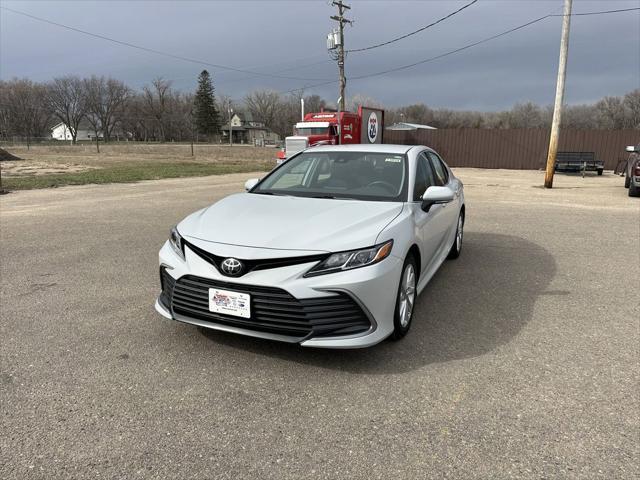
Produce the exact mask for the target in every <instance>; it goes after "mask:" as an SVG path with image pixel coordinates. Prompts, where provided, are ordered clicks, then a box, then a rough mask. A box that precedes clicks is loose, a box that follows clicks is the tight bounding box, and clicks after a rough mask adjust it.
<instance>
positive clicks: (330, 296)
mask: <svg viewBox="0 0 640 480" xmlns="http://www.w3.org/2000/svg"><path fill="white" fill-rule="evenodd" d="M198 246H199V247H202V244H201V245H198ZM243 250H245V249H244V248H243ZM254 250H261V251H260V252H254V254H256V255H260V254H263V253H264V250H263V249H254ZM243 253H245V254H246V253H247V252H246V251H245V252H243ZM225 255H226V254H225ZM239 256H240V255H239ZM160 265H161V268H163V269H165V272H166V273H165V275H169V276H170V277H171V279H172V280H173V281H174V282H175V281H178V282H179V284H180V283H184V282H187V283H186V284H185V286H184V287H182V288H190V287H194V286H195V287H201V288H202V289H204V288H206V287H207V286H210V285H209V284H213V285H215V284H221V285H223V286H222V287H221V288H228V289H230V290H233V289H234V287H235V288H236V289H237V290H238V291H247V292H249V293H251V289H256V288H258V289H261V290H264V291H272V290H280V291H284V293H286V294H288V295H289V296H290V297H291V298H290V299H289V298H287V301H291V302H301V303H302V304H304V305H311V308H312V309H313V308H316V309H317V308H323V307H316V306H315V305H320V304H323V303H325V301H334V302H339V303H341V304H342V303H344V304H345V305H347V306H348V304H349V302H351V306H350V307H349V308H352V309H353V310H355V309H356V308H357V307H359V310H360V312H361V313H362V315H363V316H365V317H366V319H368V324H367V327H365V328H366V329H365V328H361V329H360V330H361V331H357V332H356V333H347V334H337V335H333V336H331V334H329V335H327V334H326V333H325V334H319V333H318V332H317V330H313V331H311V332H301V333H300V334H295V335H294V334H290V332H287V334H285V335H282V334H280V333H279V332H278V330H274V329H270V328H266V329H265V328H262V326H264V323H262V319H261V318H259V317H258V315H259V313H260V308H266V309H269V308H270V305H269V302H268V298H260V299H258V300H259V302H260V303H259V305H258V306H257V308H256V305H254V298H253V297H252V306H251V307H252V308H251V312H252V318H251V319H249V320H241V319H233V318H231V317H229V318H228V319H227V320H229V319H230V320H238V321H231V322H228V321H216V319H215V318H210V317H209V316H207V315H206V314H204V313H205V312H204V311H201V312H202V313H203V314H197V313H194V312H192V311H191V310H186V311H185V310H181V308H180V307H181V306H182V307H184V303H180V302H182V300H180V299H179V298H178V300H177V301H176V302H175V303H174V302H173V300H172V299H171V298H170V299H169V300H167V298H166V296H164V297H163V296H162V295H161V296H160V297H159V298H158V300H157V301H156V303H155V308H156V310H157V311H158V312H159V313H160V314H161V315H162V316H163V317H165V318H168V319H172V320H177V321H180V322H185V323H190V324H193V325H198V326H201V327H204V328H211V329H215V330H222V331H227V332H232V333H238V334H242V335H248V336H252V337H260V338H266V339H271V340H278V341H284V342H293V343H299V344H300V345H303V346H308V347H325V348H359V347H367V346H370V345H374V344H376V343H379V342H380V341H382V340H383V339H385V338H386V337H387V336H389V335H390V334H391V333H392V332H393V315H394V308H395V303H396V295H397V289H398V284H399V280H400V274H401V270H402V260H401V259H399V258H397V257H395V256H393V254H392V255H390V256H389V257H388V258H386V259H385V260H383V261H382V262H380V263H378V264H375V265H371V266H368V267H363V268H358V269H354V270H351V271H345V272H339V273H333V274H328V275H319V276H314V277H309V278H305V277H303V275H304V273H306V272H307V271H308V270H309V269H310V268H311V267H312V266H313V265H314V263H306V264H299V265H291V266H286V267H281V268H271V269H266V270H256V271H251V272H249V273H247V274H245V275H244V276H242V277H239V278H230V277H227V276H224V275H222V274H221V273H220V272H218V270H217V269H216V268H215V266H214V265H212V264H211V263H209V262H207V261H205V260H204V259H203V258H201V257H200V256H198V255H196V254H195V253H193V252H192V251H191V250H190V249H189V248H188V247H187V248H186V249H185V260H183V259H182V258H180V257H179V256H178V255H176V253H175V252H174V251H173V249H172V248H171V247H170V246H169V244H168V243H165V245H164V246H163V247H162V249H161V250H160ZM194 281H196V282H198V283H199V284H202V286H200V285H199V284H196V285H192V284H189V283H188V282H194ZM276 287H277V288H276ZM198 294H199V295H202V291H200V292H199V293H198ZM340 299H341V300H340ZM196 301H199V305H200V307H201V308H204V307H202V306H203V305H204V303H203V302H202V298H200V299H199V300H196ZM256 301H257V300H256ZM274 303H277V302H274ZM356 306H357V307H356ZM174 307H176V308H174ZM274 308H275V307H274ZM263 313H264V311H263ZM324 313H325V315H324V317H323V319H321V322H322V323H326V322H330V321H331V319H330V318H329V317H330V316H328V315H327V312H324ZM316 317H317V315H316ZM223 320H224V319H223ZM251 321H255V324H249V323H246V322H251ZM243 322H245V323H244V324H243ZM243 325H244V326H248V328H245V327H244V326H243Z"/></svg>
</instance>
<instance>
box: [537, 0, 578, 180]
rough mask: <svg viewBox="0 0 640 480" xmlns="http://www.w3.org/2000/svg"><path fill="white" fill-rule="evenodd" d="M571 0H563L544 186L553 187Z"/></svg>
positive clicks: (565, 69)
mask: <svg viewBox="0 0 640 480" xmlns="http://www.w3.org/2000/svg"><path fill="white" fill-rule="evenodd" d="M571 2H572V0H564V16H563V17H562V39H561V41H560V61H559V62H558V81H557V83H556V101H555V104H554V106H553V120H552V122H551V136H550V137H549V154H548V155H547V169H546V172H545V174H544V188H552V187H553V173H554V171H555V167H556V154H557V153H558V136H559V135H560V119H561V117H562V103H563V99H564V79H565V76H566V73H567V54H568V53H569V27H570V26H571Z"/></svg>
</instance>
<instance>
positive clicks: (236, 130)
mask: <svg viewBox="0 0 640 480" xmlns="http://www.w3.org/2000/svg"><path fill="white" fill-rule="evenodd" d="M220 130H221V131H222V135H223V137H226V138H227V139H228V138H229V124H228V123H227V124H225V125H222V127H220ZM231 130H232V132H233V143H245V144H249V145H251V144H253V145H267V144H275V143H277V142H279V141H280V136H279V135H278V134H277V133H275V132H274V131H272V130H269V129H268V128H267V127H266V126H265V125H264V123H263V122H258V121H255V120H254V119H253V117H252V116H251V114H250V113H248V112H247V113H244V114H242V115H239V114H238V113H234V114H233V116H232V117H231ZM227 141H228V140H227Z"/></svg>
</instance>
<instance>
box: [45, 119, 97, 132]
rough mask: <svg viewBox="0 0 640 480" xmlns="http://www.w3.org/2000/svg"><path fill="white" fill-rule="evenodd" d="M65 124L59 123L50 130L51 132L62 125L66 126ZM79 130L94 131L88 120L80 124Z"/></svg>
mask: <svg viewBox="0 0 640 480" xmlns="http://www.w3.org/2000/svg"><path fill="white" fill-rule="evenodd" d="M64 124H65V123H64V122H58V123H56V124H55V125H53V126H52V127H51V128H49V130H53V129H55V128H58V127H59V126H60V125H64ZM78 130H93V126H92V125H91V124H90V123H89V122H88V121H87V120H81V121H80V124H79V125H78Z"/></svg>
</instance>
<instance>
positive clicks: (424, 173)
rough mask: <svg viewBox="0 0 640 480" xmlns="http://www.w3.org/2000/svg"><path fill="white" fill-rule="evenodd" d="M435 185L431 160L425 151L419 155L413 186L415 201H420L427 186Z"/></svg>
mask: <svg viewBox="0 0 640 480" xmlns="http://www.w3.org/2000/svg"><path fill="white" fill-rule="evenodd" d="M433 185H435V183H434V179H433V171H432V170H431V165H429V160H428V159H427V156H426V155H425V153H424V152H423V153H421V154H420V155H418V163H417V165H416V181H415V184H414V188H413V201H414V202H419V201H420V200H421V199H422V195H424V192H425V191H426V190H427V188H429V187H431V186H433Z"/></svg>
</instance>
